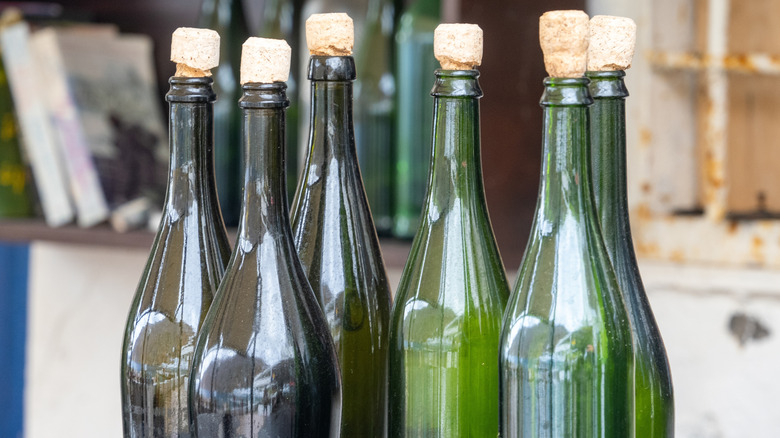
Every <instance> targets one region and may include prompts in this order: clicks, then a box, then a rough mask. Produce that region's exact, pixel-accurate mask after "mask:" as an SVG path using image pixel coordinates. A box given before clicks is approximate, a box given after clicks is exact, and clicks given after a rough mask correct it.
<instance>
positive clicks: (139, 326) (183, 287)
mask: <svg viewBox="0 0 780 438" xmlns="http://www.w3.org/2000/svg"><path fill="white" fill-rule="evenodd" d="M170 84H171V89H170V91H169V92H168V94H167V95H166V100H168V102H169V104H170V125H169V127H170V128H169V137H170V171H169V177H168V181H169V182H168V189H167V193H166V197H165V204H164V206H163V217H162V222H161V223H160V227H159V230H158V232H157V237H156V238H155V241H154V245H153V246H152V251H151V255H150V256H149V261H148V262H147V264H146V269H145V270H144V272H143V275H142V277H141V281H140V284H139V286H138V291H137V292H136V294H135V298H134V299H133V302H132V306H131V308H130V315H129V317H128V321H127V327H126V329H125V338H124V344H123V347H122V411H123V420H124V436H125V437H133V438H137V437H144V438H151V437H161V438H162V437H181V438H186V437H191V436H193V435H192V434H191V433H190V429H189V411H188V408H187V392H188V386H189V380H190V367H191V363H192V358H193V352H194V350H195V342H196V339H197V334H198V330H199V329H200V327H201V324H202V322H203V318H204V317H205V315H206V311H207V310H208V308H209V306H210V305H211V302H212V299H213V297H214V292H215V291H216V289H217V286H218V285H219V282H220V280H221V279H222V274H223V273H224V271H225V264H226V262H227V259H228V257H229V256H230V246H229V244H228V239H227V234H226V232H225V225H224V224H223V222H222V218H221V217H220V216H219V210H218V209H217V208H215V204H216V202H217V195H216V190H215V188H214V171H213V169H214V161H213V158H212V157H213V139H214V134H213V127H212V123H213V102H214V100H215V95H214V91H213V90H212V79H211V78H208V77H194V78H190V77H172V78H171V79H170Z"/></svg>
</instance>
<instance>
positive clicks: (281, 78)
mask: <svg viewBox="0 0 780 438" xmlns="http://www.w3.org/2000/svg"><path fill="white" fill-rule="evenodd" d="M291 57H292V49H290V46H289V45H288V44H287V42H286V41H284V40H273V39H269V38H255V37H251V38H249V39H247V40H246V41H245V42H244V44H243V45H242V46H241V84H242V85H243V84H246V83H247V82H255V83H261V84H270V83H272V82H286V81H287V78H288V76H290V59H291Z"/></svg>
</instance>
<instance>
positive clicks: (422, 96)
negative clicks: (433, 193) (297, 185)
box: [393, 0, 441, 238]
mask: <svg viewBox="0 0 780 438" xmlns="http://www.w3.org/2000/svg"><path fill="white" fill-rule="evenodd" d="M440 9H441V0H417V1H416V2H415V3H414V4H413V5H412V6H411V7H410V8H409V10H407V11H406V12H404V13H403V14H402V15H401V18H400V20H399V23H398V30H397V31H396V35H395V43H396V47H397V49H396V50H397V51H396V57H397V58H396V65H395V68H396V75H395V77H396V83H397V102H398V105H397V108H399V109H401V110H400V111H398V114H397V116H396V125H395V133H396V135H395V160H394V161H395V162H394V167H395V168H394V175H393V204H394V205H393V235H394V236H396V237H401V238H412V237H413V236H414V235H415V232H416V231H417V227H418V225H419V224H420V212H421V211H422V208H423V204H424V201H425V191H426V183H427V180H426V178H427V177H428V169H429V168H430V164H431V162H430V159H431V149H430V144H431V143H430V141H431V131H430V127H431V126H432V125H433V120H432V119H431V115H432V114H433V99H431V98H430V97H429V96H428V93H429V91H430V90H429V89H428V86H429V84H430V82H429V81H430V74H431V72H432V71H434V70H436V68H438V64H437V63H436V59H435V58H434V56H433V31H434V30H435V29H436V26H438V25H439V20H440V17H441V12H440Z"/></svg>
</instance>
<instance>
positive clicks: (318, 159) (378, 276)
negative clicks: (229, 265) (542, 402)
mask: <svg viewBox="0 0 780 438" xmlns="http://www.w3.org/2000/svg"><path fill="white" fill-rule="evenodd" d="M311 44H312V43H311V41H309V45H310V46H311ZM308 76H309V79H310V80H311V96H312V100H311V127H310V131H309V149H308V154H307V156H306V163H305V165H304V167H303V169H302V172H301V176H300V178H299V181H298V190H297V192H296V195H295V200H294V201H293V207H292V218H293V236H294V238H295V245H296V247H297V249H298V255H299V256H300V258H301V262H302V263H303V268H304V270H305V271H306V274H307V276H308V278H309V282H310V283H311V286H312V288H313V289H314V293H315V295H316V296H317V299H318V300H319V303H320V306H321V308H322V309H323V311H324V313H325V317H326V319H327V321H328V325H329V327H330V333H331V335H332V336H333V340H334V343H335V345H336V353H337V355H338V358H339V365H340V367H341V379H342V384H343V388H342V393H343V403H342V423H341V424H342V426H341V434H342V435H341V436H345V437H382V436H385V434H386V420H385V417H386V411H387V408H386V406H387V347H388V341H389V339H388V328H389V320H390V286H389V284H388V282H387V274H386V273H385V267H384V263H383V261H382V252H381V249H380V248H379V241H378V239H377V236H376V231H375V229H374V223H373V221H372V218H371V213H370V211H369V208H368V202H367V201H366V195H365V192H364V190H363V183H362V181H361V177H360V170H359V168H358V162H357V155H356V153H355V142H354V131H353V125H352V81H353V80H354V79H355V62H354V60H353V58H352V57H351V56H312V57H311V60H310V63H309V75H308Z"/></svg>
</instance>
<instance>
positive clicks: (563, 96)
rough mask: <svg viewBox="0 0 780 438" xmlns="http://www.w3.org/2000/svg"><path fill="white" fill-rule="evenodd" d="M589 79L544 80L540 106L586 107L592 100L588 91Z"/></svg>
mask: <svg viewBox="0 0 780 438" xmlns="http://www.w3.org/2000/svg"><path fill="white" fill-rule="evenodd" d="M589 84H590V79H588V78H586V77H579V78H553V77H547V78H545V79H544V93H543V94H542V99H541V101H540V102H539V104H540V105H541V106H543V107H544V106H588V105H590V104H592V103H593V98H592V97H591V95H590V92H589V90H588V85H589Z"/></svg>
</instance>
